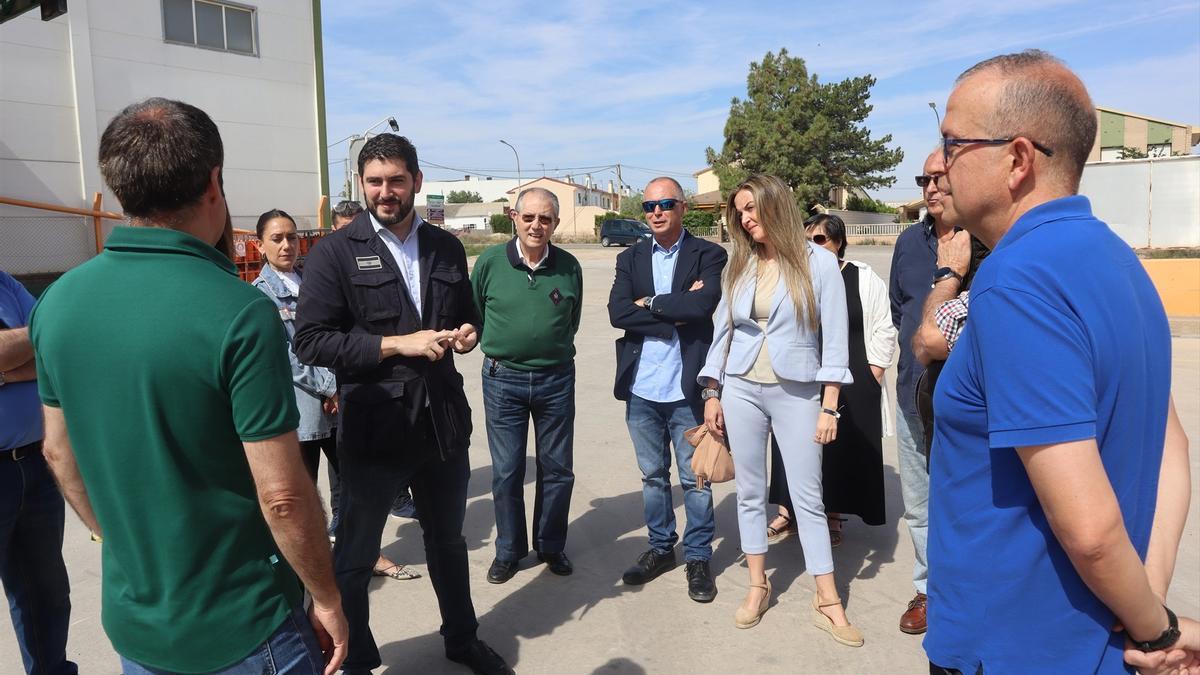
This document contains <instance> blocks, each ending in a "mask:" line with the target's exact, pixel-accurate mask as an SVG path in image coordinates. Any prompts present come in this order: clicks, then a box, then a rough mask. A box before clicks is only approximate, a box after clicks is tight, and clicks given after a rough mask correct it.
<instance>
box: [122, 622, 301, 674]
mask: <svg viewBox="0 0 1200 675" xmlns="http://www.w3.org/2000/svg"><path fill="white" fill-rule="evenodd" d="M121 667H122V669H123V670H124V673H125V675H172V673H171V672H170V671H167V670H158V669H157V668H148V667H146V666H143V665H142V664H140V663H137V662H136V661H130V660H129V659H127V658H125V657H124V656H122V657H121ZM324 670H325V657H324V656H322V655H321V647H320V646H319V645H318V644H317V636H316V635H315V634H314V633H313V629H312V624H311V623H310V622H309V620H308V615H307V613H306V612H305V611H304V608H303V607H296V608H295V609H293V610H292V612H291V613H290V614H288V616H287V618H286V619H284V620H283V623H281V624H279V628H277V629H275V632H274V633H272V634H271V637H269V638H267V641H266V642H264V643H262V644H261V645H259V646H258V647H256V648H255V649H254V651H253V652H251V653H250V655H249V656H247V657H246V658H244V659H242V660H241V661H238V662H237V663H235V664H233V665H232V666H229V667H228V668H225V669H222V670H218V671H216V672H215V673H212V674H211V675H275V673H280V674H283V673H287V675H321V673H322V672H324Z"/></svg>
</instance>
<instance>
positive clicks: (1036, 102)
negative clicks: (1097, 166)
mask: <svg viewBox="0 0 1200 675" xmlns="http://www.w3.org/2000/svg"><path fill="white" fill-rule="evenodd" d="M1045 68H1061V69H1063V70H1066V71H1067V72H1068V73H1070V69H1068V68H1067V67H1066V65H1065V64H1064V63H1063V62H1062V61H1060V60H1058V59H1057V58H1055V57H1054V56H1053V55H1052V54H1050V53H1048V52H1045V51H1042V50H1040V49H1026V50H1025V51H1023V52H1019V53H1017V54H1002V55H1000V56H993V57H992V58H990V59H987V60H984V61H980V62H979V63H977V64H975V65H973V66H971V67H970V68H968V69H967V70H966V71H964V72H963V74H962V75H959V76H958V79H957V80H956V82H962V81H963V80H965V79H967V78H969V77H971V76H972V75H976V74H979V73H983V72H986V71H989V70H996V71H999V72H1000V73H1001V74H1003V75H1006V76H1008V77H1007V79H1006V81H1005V82H1004V86H1003V88H1002V89H1001V92H1000V96H999V99H998V100H997V101H996V108H995V110H993V111H992V113H991V114H990V116H989V120H987V125H986V126H987V127H988V132H989V133H991V134H993V135H996V136H997V137H999V136H1001V135H1003V136H1027V137H1028V138H1030V139H1032V140H1035V141H1037V142H1039V143H1041V144H1043V145H1045V146H1047V147H1049V148H1050V149H1051V150H1053V151H1054V154H1055V155H1056V156H1058V157H1062V158H1063V159H1064V160H1065V162H1064V168H1066V169H1067V170H1068V173H1067V177H1068V178H1070V179H1071V182H1072V185H1073V187H1074V189H1078V188H1079V179H1080V177H1081V176H1082V175H1083V165H1084V164H1085V163H1087V160H1088V155H1090V154H1091V153H1092V146H1093V145H1095V142H1096V109H1095V108H1094V107H1093V105H1092V101H1091V98H1090V97H1089V96H1088V94H1087V89H1086V88H1084V86H1083V83H1082V82H1079V83H1078V84H1079V89H1076V88H1075V87H1073V86H1071V84H1072V82H1071V79H1070V78H1067V79H1064V78H1061V77H1045V76H1044V75H1043V73H1039V72H1036V71H1038V70H1042V69H1045ZM1071 75H1072V76H1073V77H1074V73H1071ZM1075 79H1076V81H1078V78H1077V77H1076V78H1075ZM1080 90H1082V96H1081V95H1080Z"/></svg>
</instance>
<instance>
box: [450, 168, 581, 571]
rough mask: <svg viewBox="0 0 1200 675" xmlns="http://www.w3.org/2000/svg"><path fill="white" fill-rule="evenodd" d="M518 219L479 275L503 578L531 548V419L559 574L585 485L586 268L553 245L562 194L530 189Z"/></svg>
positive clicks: (541, 512) (546, 534)
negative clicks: (580, 388) (582, 339)
mask: <svg viewBox="0 0 1200 675" xmlns="http://www.w3.org/2000/svg"><path fill="white" fill-rule="evenodd" d="M512 218H513V225H514V229H515V230H516V233H517V236H516V237H515V238H513V239H512V240H510V241H509V242H508V243H507V244H503V245H498V246H493V247H491V248H489V249H487V250H486V251H484V252H483V253H482V254H480V256H479V259H478V260H477V261H476V262H475V269H474V270H473V271H472V273H471V283H472V285H473V286H474V290H475V302H476V304H477V305H478V306H479V316H480V317H482V319H483V325H482V326H481V328H480V338H479V340H480V345H481V346H482V347H483V353H484V359H483V405H484V410H485V411H486V413H487V414H486V419H487V435H488V446H489V447H490V448H491V451H492V499H493V502H494V504H495V507H496V558H495V560H493V561H492V566H491V568H490V569H489V570H488V576H487V579H488V581H489V582H491V583H493V584H502V583H504V582H506V581H508V580H509V579H511V578H512V577H513V575H514V574H516V572H517V566H518V564H519V563H520V560H521V558H524V557H525V555H526V554H528V553H529V537H528V536H527V534H526V529H525V498H524V496H523V494H522V485H523V484H524V482H525V441H526V438H527V437H528V435H529V419H530V417H532V418H533V430H534V435H535V438H536V449H535V460H536V461H537V488H536V489H537V492H536V494H537V503H536V504H535V505H534V509H533V548H534V550H535V551H537V557H538V560H540V561H542V562H544V563H546V566H547V567H548V568H549V569H550V571H551V572H553V573H554V574H557V575H559V576H567V575H569V574H571V572H572V567H571V561H570V560H569V559H567V554H566V553H565V552H564V547H565V546H566V542H567V516H568V512H569V511H570V510H571V489H572V487H573V486H574V485H575V474H574V472H573V471H572V468H571V466H572V455H573V445H574V441H575V332H576V331H578V330H579V316H580V310H581V307H582V303H583V272H582V270H581V269H580V267H579V262H578V261H577V260H575V257H574V256H572V255H571V254H570V253H567V252H566V251H564V250H562V249H561V248H558V247H556V246H554V245H552V244H551V243H550V236H551V235H552V234H554V228H555V227H557V226H558V198H557V197H555V196H554V193H553V192H550V191H549V190H546V189H543V188H530V189H527V190H524V191H522V192H521V194H520V195H518V196H517V205H516V208H515V209H514V210H513V212H512Z"/></svg>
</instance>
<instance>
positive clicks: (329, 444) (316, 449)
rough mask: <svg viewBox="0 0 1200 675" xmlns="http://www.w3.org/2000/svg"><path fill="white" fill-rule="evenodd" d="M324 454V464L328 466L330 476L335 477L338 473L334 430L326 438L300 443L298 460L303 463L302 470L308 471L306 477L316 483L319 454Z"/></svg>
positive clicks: (335, 432)
mask: <svg viewBox="0 0 1200 675" xmlns="http://www.w3.org/2000/svg"><path fill="white" fill-rule="evenodd" d="M322 452H324V453H325V463H326V464H328V465H329V470H330V471H331V472H332V473H330V475H331V476H332V475H336V474H337V471H338V457H337V430H336V429H334V430H333V433H331V434H330V435H329V436H327V437H326V438H318V439H316V440H314V441H300V459H302V460H303V461H304V468H305V469H306V470H308V476H309V477H310V478H312V479H313V482H314V483H315V482H317V468H318V466H319V465H320V463H321V453H322Z"/></svg>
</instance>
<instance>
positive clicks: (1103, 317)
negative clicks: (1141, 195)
mask: <svg viewBox="0 0 1200 675" xmlns="http://www.w3.org/2000/svg"><path fill="white" fill-rule="evenodd" d="M1170 385H1171V336H1170V330H1169V328H1168V326H1167V317H1166V314H1165V313H1164V311H1163V306H1162V302H1161V301H1160V300H1159V297H1158V293H1157V292H1156V291H1155V289H1154V286H1153V284H1152V283H1151V282H1150V278H1149V276H1148V275H1147V274H1146V272H1145V270H1144V268H1143V267H1142V265H1141V263H1140V262H1139V261H1138V259H1137V257H1136V256H1135V255H1134V254H1133V251H1132V250H1130V248H1129V246H1128V245H1127V244H1125V243H1124V242H1123V241H1121V240H1120V239H1119V238H1118V237H1117V236H1116V235H1115V234H1113V232H1112V231H1111V230H1110V229H1108V226H1106V225H1105V224H1104V223H1102V222H1100V221H1099V220H1097V219H1096V218H1095V217H1094V216H1093V215H1092V212H1091V205H1090V204H1089V203H1088V200H1087V198H1086V197H1080V196H1073V197H1066V198H1063V199H1057V200H1054V201H1051V202H1047V203H1045V204H1042V205H1040V206H1038V207H1036V208H1033V209H1031V210H1030V211H1028V212H1027V213H1026V214H1025V215H1024V216H1022V217H1021V218H1020V219H1019V220H1018V221H1017V222H1016V223H1015V224H1014V225H1013V226H1012V229H1011V230H1009V232H1008V233H1007V234H1006V235H1005V236H1004V237H1003V238H1002V239H1001V240H1000V243H999V244H997V246H996V248H995V250H994V251H993V252H992V254H991V256H990V257H989V258H988V259H987V260H986V261H985V262H984V263H983V265H982V266H981V267H980V269H979V272H978V273H977V275H976V277H975V281H974V283H973V285H972V288H971V314H970V316H969V317H968V318H967V325H966V328H965V330H964V332H963V334H962V336H961V337H960V338H959V341H958V345H957V346H956V347H955V349H954V351H953V352H951V354H950V358H949V360H948V361H947V363H946V367H945V370H943V371H942V375H941V377H940V378H939V379H938V383H937V390H936V392H935V395H934V408H935V409H936V410H937V411H938V414H937V420H936V423H935V428H934V439H933V454H932V457H933V462H932V464H931V470H930V479H929V609H928V611H929V631H928V633H927V635H926V637H925V651H926V652H927V653H928V655H929V660H930V661H932V662H933V663H936V664H938V665H940V666H943V667H946V668H957V669H958V670H961V671H962V672H964V673H974V672H976V670H977V669H978V668H979V667H980V666H982V667H983V671H984V672H985V673H987V674H988V675H998V674H1002V673H1021V674H1022V675H1025V674H1029V673H1123V672H1127V669H1126V668H1125V666H1124V664H1123V661H1122V654H1121V647H1122V640H1123V639H1124V638H1123V636H1122V635H1120V634H1116V633H1113V632H1111V630H1110V628H1111V626H1112V625H1113V622H1114V620H1115V619H1114V616H1113V614H1112V612H1110V611H1109V610H1108V608H1107V607H1105V606H1104V605H1103V604H1102V603H1101V602H1100V600H1099V599H1098V598H1097V597H1096V596H1095V595H1094V594H1092V592H1091V591H1090V590H1088V588H1087V586H1086V585H1085V584H1084V582H1083V580H1082V579H1081V578H1080V577H1079V574H1078V573H1076V571H1075V568H1074V567H1073V566H1072V565H1071V561H1070V560H1069V559H1068V558H1067V555H1066V553H1065V552H1064V551H1063V549H1062V547H1061V546H1060V545H1059V543H1058V541H1057V540H1056V539H1055V538H1054V534H1053V532H1052V531H1051V530H1050V526H1049V524H1048V523H1047V521H1046V515H1045V513H1044V512H1043V511H1042V508H1041V506H1040V505H1039V503H1038V499H1037V495H1036V494H1035V493H1034V491H1033V487H1032V485H1031V484H1030V482H1029V477H1028V474H1026V472H1025V468H1024V465H1023V464H1022V463H1021V460H1020V457H1018V455H1017V453H1016V450H1015V448H1019V447H1025V446H1031V445H1042V444H1051V443H1063V442H1068V441H1078V440H1085V439H1089V438H1094V439H1096V443H1097V445H1098V446H1099V449H1100V458H1101V461H1102V462H1103V464H1104V468H1105V471H1106V473H1107V475H1108V479H1109V481H1110V482H1111V483H1112V487H1113V492H1114V493H1115V494H1116V496H1117V500H1118V502H1119V503H1120V507H1121V514H1122V515H1123V517H1124V521H1125V528H1126V530H1127V531H1128V532H1129V536H1130V538H1131V540H1132V541H1133V545H1134V547H1135V548H1136V549H1137V551H1138V554H1139V555H1141V556H1142V557H1143V558H1145V555H1146V546H1147V543H1148V542H1149V539H1150V526H1151V523H1152V521H1153V518H1154V506H1155V501H1156V496H1157V490H1158V472H1159V467H1160V464H1161V462H1162V448H1163V438H1164V435H1165V429H1166V416H1167V400H1168V395H1169V392H1170Z"/></svg>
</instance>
